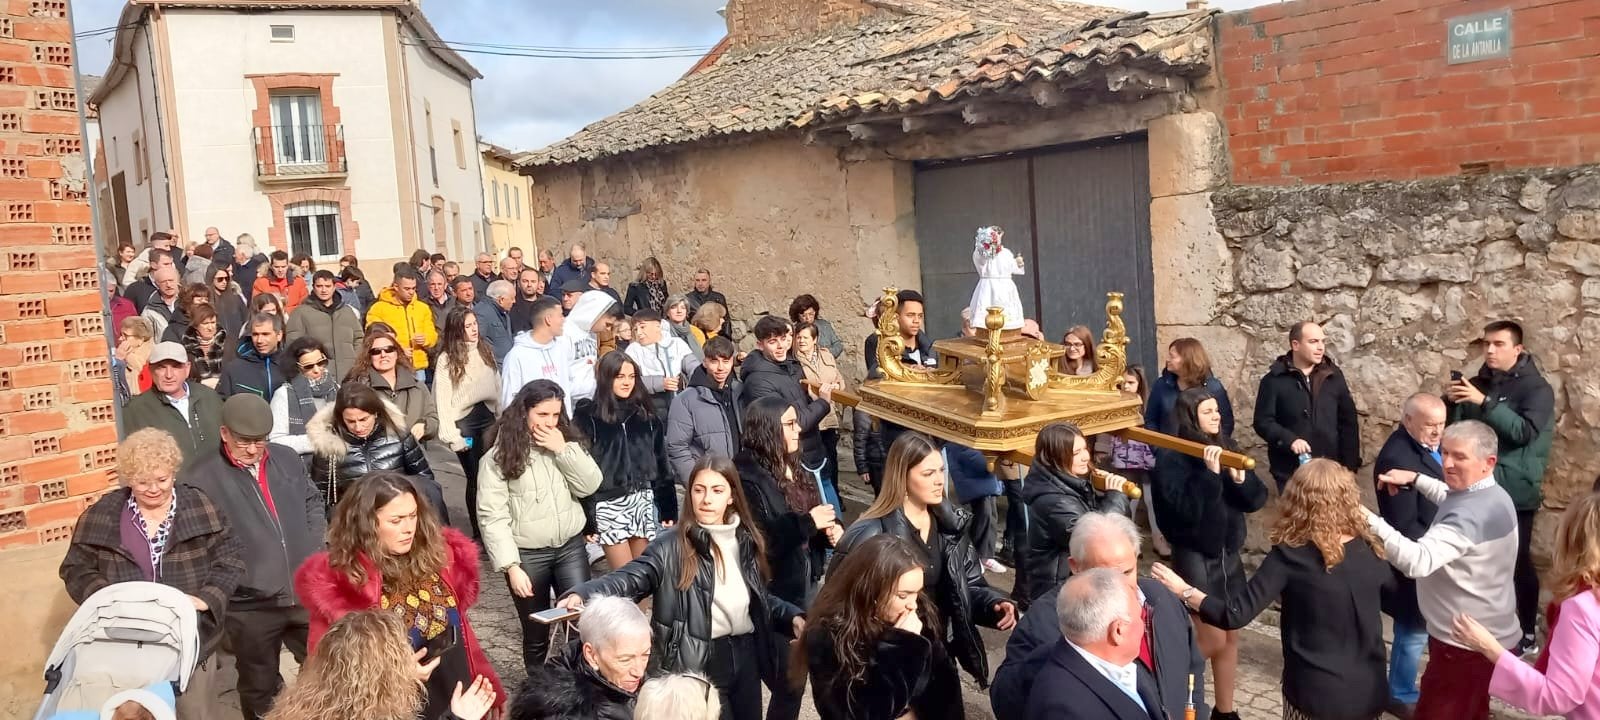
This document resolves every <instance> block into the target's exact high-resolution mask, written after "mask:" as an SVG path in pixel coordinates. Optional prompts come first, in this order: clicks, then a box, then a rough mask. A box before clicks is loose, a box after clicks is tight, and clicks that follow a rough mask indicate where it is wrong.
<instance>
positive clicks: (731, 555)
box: [700, 515, 756, 640]
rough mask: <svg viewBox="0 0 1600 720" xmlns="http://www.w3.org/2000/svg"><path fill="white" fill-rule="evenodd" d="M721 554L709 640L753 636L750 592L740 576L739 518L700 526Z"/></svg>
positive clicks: (716, 575)
mask: <svg viewBox="0 0 1600 720" xmlns="http://www.w3.org/2000/svg"><path fill="white" fill-rule="evenodd" d="M700 527H703V528H705V529H706V532H709V533H711V542H712V543H715V544H716V546H717V549H718V550H720V551H721V554H722V562H719V563H717V572H716V574H715V577H716V579H717V584H716V587H714V588H712V590H711V639H712V640H715V639H717V638H719V637H727V636H730V635H744V634H745V633H751V632H755V629H756V626H755V623H753V622H751V621H750V588H749V586H747V585H745V584H744V575H743V574H742V573H740V572H739V537H738V530H739V516H737V515H735V516H733V522H732V523H729V524H727V525H701V526H700Z"/></svg>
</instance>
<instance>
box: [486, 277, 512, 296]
mask: <svg viewBox="0 0 1600 720" xmlns="http://www.w3.org/2000/svg"><path fill="white" fill-rule="evenodd" d="M516 291H517V289H516V286H514V285H512V284H511V281H510V280H496V281H494V282H492V283H489V287H488V288H486V289H484V291H483V294H485V295H488V296H489V297H492V298H494V299H496V300H499V299H500V298H505V297H511V295H512V293H515V292H516Z"/></svg>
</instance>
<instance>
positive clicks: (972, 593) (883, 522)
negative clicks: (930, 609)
mask: <svg viewBox="0 0 1600 720" xmlns="http://www.w3.org/2000/svg"><path fill="white" fill-rule="evenodd" d="M928 510H929V512H930V513H931V514H932V516H933V524H934V531H935V532H934V534H933V535H930V536H929V539H930V540H932V539H933V538H934V537H937V538H938V541H939V542H942V543H944V545H943V551H944V553H943V554H944V571H943V572H942V573H940V574H939V585H938V587H934V588H929V589H928V594H929V595H930V596H932V597H933V598H934V601H935V602H937V603H938V605H939V612H940V613H941V614H942V615H943V616H944V622H945V623H946V624H947V625H948V626H949V630H950V632H949V633H947V635H948V636H949V637H950V654H951V655H954V656H955V658H956V661H957V662H960V663H961V667H963V668H966V670H967V672H968V673H971V674H972V677H973V678H974V679H976V680H977V681H978V686H979V687H983V688H987V687H989V656H988V655H987V654H986V652H985V650H984V647H983V638H982V637H981V636H979V635H978V626H979V625H983V626H985V627H995V625H996V624H997V623H998V622H999V621H1000V613H998V612H996V611H995V609H994V606H995V604H996V603H1000V602H1007V603H1010V602H1011V601H1010V600H1008V599H1006V597H1005V596H1004V595H1001V594H1000V593H999V592H998V591H996V590H995V589H994V588H991V587H989V581H988V580H985V579H984V577H983V568H982V567H981V566H980V565H978V554H977V550H976V548H974V547H973V546H972V539H971V537H970V536H969V535H968V534H967V532H966V529H967V523H968V522H969V521H971V519H972V514H971V513H969V512H967V511H966V509H965V508H959V507H956V508H952V507H947V506H945V505H942V504H941V505H935V506H933V507H931V508H929V509H928ZM914 532H915V529H914V528H913V527H912V526H911V522H910V521H909V520H906V516H905V513H904V512H902V511H900V510H895V511H894V512H892V513H890V514H888V515H885V516H883V517H880V518H862V519H860V520H857V521H855V523H854V524H852V525H851V526H850V529H849V530H846V531H845V532H844V537H843V538H840V540H839V545H838V546H837V547H835V548H834V550H833V563H832V564H831V565H830V566H829V570H830V572H831V570H832V568H835V567H838V566H839V563H840V562H842V561H843V559H844V556H845V555H847V554H849V552H850V550H851V549H853V548H854V547H856V546H857V545H860V544H861V543H863V542H866V540H867V538H870V537H872V536H874V535H878V534H880V533H889V534H890V535H894V536H895V537H898V538H903V539H905V540H910V541H912V542H917V539H916V537H915V536H914V535H913V533H914Z"/></svg>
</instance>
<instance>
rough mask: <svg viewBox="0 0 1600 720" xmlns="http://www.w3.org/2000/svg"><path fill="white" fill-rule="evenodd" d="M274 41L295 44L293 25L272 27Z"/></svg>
mask: <svg viewBox="0 0 1600 720" xmlns="http://www.w3.org/2000/svg"><path fill="white" fill-rule="evenodd" d="M272 41H273V42H294V26H293V25H273V26H272Z"/></svg>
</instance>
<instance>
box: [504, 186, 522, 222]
mask: <svg viewBox="0 0 1600 720" xmlns="http://www.w3.org/2000/svg"><path fill="white" fill-rule="evenodd" d="M506 189H507V190H509V192H507V193H506V194H507V195H510V196H511V207H512V208H515V209H516V212H517V219H518V220H521V219H522V192H521V191H520V190H518V189H512V188H511V186H509V185H508V186H506Z"/></svg>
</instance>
